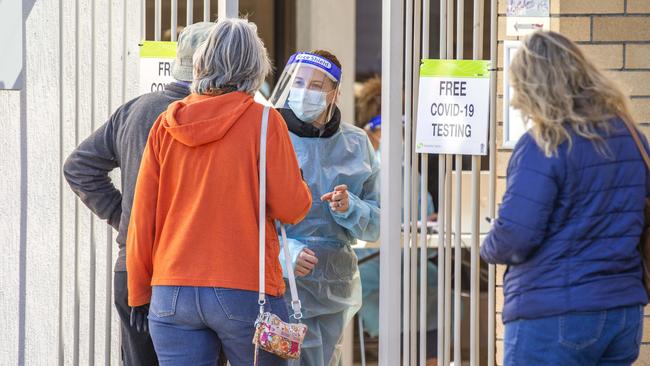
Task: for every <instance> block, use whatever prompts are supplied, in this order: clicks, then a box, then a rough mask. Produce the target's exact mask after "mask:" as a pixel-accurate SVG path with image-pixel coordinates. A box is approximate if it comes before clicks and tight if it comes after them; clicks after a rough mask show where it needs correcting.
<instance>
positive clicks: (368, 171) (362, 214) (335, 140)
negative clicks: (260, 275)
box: [280, 117, 379, 366]
mask: <svg viewBox="0 0 650 366" xmlns="http://www.w3.org/2000/svg"><path fill="white" fill-rule="evenodd" d="M287 118H288V117H285V119H287ZM339 118H340V117H339ZM288 123H289V122H288ZM290 130H291V125H290ZM332 133H333V134H332V135H331V136H328V137H302V136H299V135H297V134H295V133H293V132H291V133H290V136H291V141H292V143H293V146H294V149H295V151H296V155H297V157H298V162H299V165H300V167H301V169H302V172H303V177H304V179H305V181H306V182H307V184H308V185H309V188H310V190H311V192H312V199H313V204H312V207H311V210H310V211H309V214H308V215H307V217H306V218H305V219H304V220H303V221H302V222H300V223H299V224H298V225H293V226H287V236H288V238H289V240H288V243H287V244H288V247H289V251H290V254H291V257H292V259H293V263H294V268H295V262H296V258H297V256H298V254H299V253H300V252H301V251H302V250H303V249H304V248H305V247H307V248H309V249H311V250H312V251H314V252H315V253H316V257H317V258H318V264H317V265H316V267H315V268H314V270H313V271H312V272H311V273H310V274H309V275H307V276H305V277H298V278H296V281H297V286H298V295H299V297H300V300H301V301H302V308H303V319H302V321H303V323H305V324H307V326H308V327H309V330H308V333H307V337H306V339H305V342H304V344H303V349H302V356H301V359H300V360H299V361H292V362H290V364H291V365H310V366H326V365H338V363H339V360H340V356H341V350H340V345H339V343H340V339H341V336H342V333H343V329H344V328H345V326H346V325H347V323H348V322H349V321H350V320H351V319H352V317H353V316H354V314H355V313H356V312H357V311H358V310H359V308H360V307H361V279H360V275H359V268H358V267H357V257H356V255H355V253H354V251H353V250H352V248H351V247H350V246H351V245H352V244H354V243H355V241H356V240H357V239H361V240H366V241H376V240H378V239H379V163H378V161H377V159H376V158H375V153H374V150H373V148H372V145H371V144H370V141H369V140H368V137H367V135H366V133H365V132H364V131H363V130H361V129H359V128H357V127H354V126H352V125H349V124H345V123H341V124H340V125H339V126H338V128H337V130H335V131H332ZM341 184H346V185H347V186H348V193H349V197H350V208H349V209H348V211H347V212H345V213H338V212H334V211H332V210H331V209H330V206H329V203H328V202H322V201H321V200H320V197H321V196H322V195H323V194H325V193H328V192H331V191H333V190H334V187H336V186H338V185H341ZM283 255H284V254H283V253H281V254H280V258H283V257H282V256H283ZM281 262H282V264H283V265H284V261H281ZM286 270H287V269H286V268H284V271H285V277H286ZM291 270H293V268H292V269H291ZM286 298H287V301H288V303H290V296H289V294H288V292H287V295H286Z"/></svg>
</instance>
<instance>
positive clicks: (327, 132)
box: [278, 106, 341, 138]
mask: <svg viewBox="0 0 650 366" xmlns="http://www.w3.org/2000/svg"><path fill="white" fill-rule="evenodd" d="M278 112H280V114H281V115H282V118H284V120H285V121H286V122H287V127H288V128H289V131H291V132H292V133H294V134H296V135H298V136H300V137H323V138H327V137H332V136H334V134H335V133H336V132H338V130H339V127H340V125H341V111H340V110H339V108H338V107H337V106H334V113H333V114H332V118H330V120H329V122H327V123H326V124H325V128H324V129H323V130H320V129H319V128H316V127H314V126H313V125H312V124H311V123H305V122H303V121H301V120H300V119H298V117H296V115H295V114H294V113H293V111H292V110H291V109H290V108H280V109H278Z"/></svg>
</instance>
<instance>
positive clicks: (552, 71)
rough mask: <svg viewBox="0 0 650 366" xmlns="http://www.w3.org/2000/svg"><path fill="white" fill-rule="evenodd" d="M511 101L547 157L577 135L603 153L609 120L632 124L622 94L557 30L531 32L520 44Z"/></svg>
mask: <svg viewBox="0 0 650 366" xmlns="http://www.w3.org/2000/svg"><path fill="white" fill-rule="evenodd" d="M509 77H510V83H511V85H512V87H513V89H514V96H513V98H512V101H511V104H512V106H513V107H514V108H516V109H519V110H520V111H521V112H522V115H523V116H524V120H531V121H532V122H533V123H532V128H531V132H532V136H533V138H534V139H535V142H536V143H537V145H538V146H539V147H540V148H541V149H542V150H544V153H545V154H546V156H548V157H551V156H554V155H556V154H557V149H558V146H559V145H561V144H562V143H564V142H565V141H568V143H569V149H570V148H571V146H572V144H573V141H572V139H571V132H570V130H573V131H574V132H575V134H577V135H578V136H581V137H584V138H586V139H588V140H590V141H591V142H592V143H594V145H595V147H596V149H597V151H598V152H599V153H601V154H604V155H607V147H606V145H605V144H604V139H603V136H604V135H605V134H607V133H609V132H610V127H611V126H610V120H611V119H612V118H614V117H620V118H622V119H624V120H627V121H629V122H631V123H634V121H633V118H632V115H631V113H630V107H629V104H628V98H627V96H626V95H625V94H624V93H623V92H622V91H621V89H620V88H619V87H618V86H617V85H616V83H614V82H613V81H612V80H610V79H609V78H608V77H606V76H605V75H604V74H603V73H602V72H601V71H600V70H598V68H596V66H594V64H592V63H591V62H590V61H589V60H587V58H586V57H585V55H584V54H583V53H582V51H581V50H580V48H578V46H577V45H576V44H575V43H573V42H572V41H571V40H569V39H568V38H566V37H564V36H563V35H561V34H559V33H556V32H541V31H540V32H536V33H533V34H532V35H530V36H529V37H528V38H526V40H525V41H524V42H523V44H522V47H521V48H520V49H519V51H517V53H516V54H515V56H514V59H513V61H512V63H511V66H510V74H509Z"/></svg>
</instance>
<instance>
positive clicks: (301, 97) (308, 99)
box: [288, 88, 327, 123]
mask: <svg viewBox="0 0 650 366" xmlns="http://www.w3.org/2000/svg"><path fill="white" fill-rule="evenodd" d="M326 96H327V93H324V92H321V91H318V90H309V89H306V88H291V90H290V91H289V99H288V104H289V108H291V110H292V111H293V113H294V114H295V115H296V117H298V119H300V120H301V121H303V122H306V123H311V122H314V121H315V120H316V119H317V118H318V117H319V116H320V115H321V114H322V113H323V112H324V111H325V109H326V108H327V99H326Z"/></svg>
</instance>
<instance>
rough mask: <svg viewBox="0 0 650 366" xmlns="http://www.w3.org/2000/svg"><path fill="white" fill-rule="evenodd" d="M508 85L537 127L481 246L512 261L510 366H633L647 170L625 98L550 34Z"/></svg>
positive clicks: (523, 59)
mask: <svg viewBox="0 0 650 366" xmlns="http://www.w3.org/2000/svg"><path fill="white" fill-rule="evenodd" d="M510 80H511V84H512V87H513V89H514V97H513V100H512V105H513V106H514V107H515V108H517V109H519V110H521V112H522V115H524V116H526V117H527V119H528V120H530V121H531V122H532V127H531V129H530V130H529V132H528V133H527V134H526V135H524V136H523V137H522V138H521V139H520V141H519V143H518V144H517V146H516V147H515V149H514V152H513V155H512V158H511V159H510V163H509V166H508V181H507V188H506V193H505V196H504V198H503V203H502V205H501V207H500V209H499V218H498V219H496V220H494V222H493V228H492V230H491V232H490V233H489V235H488V236H487V238H486V240H485V242H484V243H483V245H482V247H481V256H482V257H483V259H485V260H486V261H487V262H489V263H496V264H506V265H508V269H507V271H506V274H505V279H504V296H505V305H504V308H503V321H504V323H505V339H504V344H505V364H506V365H563V366H567V365H581V366H582V365H601V364H602V365H604V364H607V365H630V364H632V363H633V362H634V360H636V358H637V357H638V354H639V346H640V342H641V336H642V331H643V307H644V305H645V304H646V303H647V302H648V298H647V295H646V292H645V290H644V287H643V283H642V275H641V274H642V266H641V259H640V256H639V253H638V251H637V245H638V243H639V240H640V236H641V232H642V229H643V224H644V216H643V215H644V213H643V209H644V202H645V198H646V197H647V196H650V174H649V173H648V171H647V169H646V167H645V165H644V163H643V161H642V158H641V154H640V152H639V150H638V149H637V147H636V145H635V143H634V141H633V140H632V137H631V135H630V133H629V130H628V129H627V128H626V126H625V123H624V120H626V121H629V122H632V117H631V114H630V110H629V107H628V102H627V99H626V97H625V96H624V94H623V93H622V92H621V91H620V89H619V88H618V87H617V86H616V85H615V84H614V83H613V82H611V81H610V80H609V79H608V78H606V77H605V76H604V75H603V74H602V73H601V72H600V71H599V70H598V69H597V68H596V67H595V66H594V65H593V64H592V63H591V62H590V61H588V60H586V59H585V56H584V55H583V53H582V52H581V51H580V49H579V48H578V47H577V46H576V45H575V44H574V43H573V42H571V41H570V40H568V39H567V38H565V37H564V36H562V35H560V34H557V33H554V32H537V33H534V34H533V35H531V36H530V37H529V38H527V39H526V40H525V41H524V42H523V44H522V47H521V49H520V50H519V51H518V52H517V54H516V55H515V57H514V60H513V61H512V64H511V69H510ZM632 124H633V122H632ZM644 143H646V146H645V148H646V150H647V149H648V146H647V142H645V141H644Z"/></svg>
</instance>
